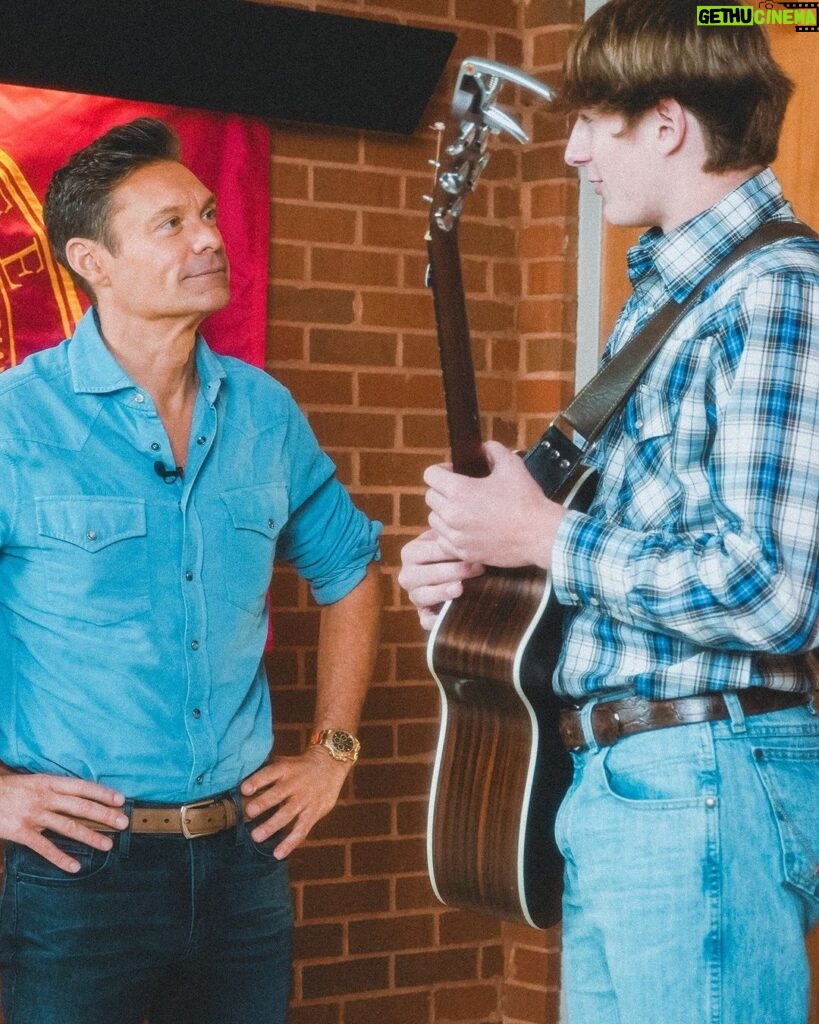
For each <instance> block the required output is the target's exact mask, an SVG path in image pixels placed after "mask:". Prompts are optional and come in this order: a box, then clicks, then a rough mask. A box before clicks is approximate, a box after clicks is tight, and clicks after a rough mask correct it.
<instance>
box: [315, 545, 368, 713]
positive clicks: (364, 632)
mask: <svg viewBox="0 0 819 1024" xmlns="http://www.w3.org/2000/svg"><path fill="white" fill-rule="evenodd" d="M380 579H381V574H380V570H379V567H378V564H377V563H376V562H372V563H370V565H369V566H368V568H367V574H366V575H365V577H364V579H363V580H362V581H361V583H359V584H358V586H357V587H355V588H354V589H353V590H352V591H350V593H349V594H347V595H346V596H345V597H343V598H342V599H341V600H340V601H336V602H335V603H334V604H331V605H327V606H326V607H324V608H323V609H322V612H321V627H320V630H319V643H318V668H317V680H316V705H315V713H314V718H313V726H314V728H315V729H346V730H348V731H349V732H355V730H356V729H357V728H358V724H359V721H360V719H361V709H362V707H363V705H364V699H365V697H366V695H367V689H368V687H369V683H370V679H371V677H372V671H373V666H374V665H375V658H376V653H377V650H378V636H379V622H380V611H381V582H380Z"/></svg>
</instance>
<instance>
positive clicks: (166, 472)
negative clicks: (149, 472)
mask: <svg viewBox="0 0 819 1024" xmlns="http://www.w3.org/2000/svg"><path fill="white" fill-rule="evenodd" d="M154 472H155V473H156V475H157V476H161V477H162V479H163V480H164V481H165V483H166V484H173V483H176V481H177V480H181V479H182V474H183V473H184V472H185V467H184V466H175V467H174V468H173V469H168V467H167V466H166V465H165V463H164V462H155V463H154Z"/></svg>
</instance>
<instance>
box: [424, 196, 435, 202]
mask: <svg viewBox="0 0 819 1024" xmlns="http://www.w3.org/2000/svg"><path fill="white" fill-rule="evenodd" d="M421 198H422V199H423V200H424V202H425V203H433V202H435V200H434V199H433V198H432V196H421Z"/></svg>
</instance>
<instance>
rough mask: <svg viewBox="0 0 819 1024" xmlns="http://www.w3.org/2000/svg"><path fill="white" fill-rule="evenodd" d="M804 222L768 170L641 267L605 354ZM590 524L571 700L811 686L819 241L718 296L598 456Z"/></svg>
mask: <svg viewBox="0 0 819 1024" xmlns="http://www.w3.org/2000/svg"><path fill="white" fill-rule="evenodd" d="M771 219H780V220H792V219H793V214H792V212H791V209H790V207H789V205H788V204H787V203H786V202H785V200H784V198H783V197H782V192H781V188H780V186H779V183H778V181H777V179H776V177H775V175H774V174H773V172H772V171H771V170H770V169H768V170H765V171H763V172H761V173H760V174H758V175H756V176H755V177H753V178H750V179H749V180H748V181H746V182H744V183H743V184H742V185H741V186H740V187H738V188H737V189H735V190H734V191H732V192H731V193H730V194H729V195H728V196H726V197H725V198H724V199H723V200H721V201H720V202H719V203H717V204H716V205H715V206H713V207H712V208H711V209H709V210H707V211H705V212H704V213H702V214H699V215H698V216H696V217H694V218H693V219H692V220H690V221H688V222H686V223H685V224H683V225H682V226H680V227H678V228H676V229H674V230H673V231H670V232H669V233H667V234H663V233H662V232H661V231H660V230H659V229H657V228H654V229H652V230H650V231H648V232H647V233H646V234H644V235H643V236H642V238H641V239H640V241H639V244H638V245H636V246H635V247H634V248H633V249H632V250H630V252H629V277H630V279H631V282H632V285H633V289H634V290H633V293H632V295H631V297H630V299H629V300H628V302H627V303H626V305H625V306H624V307H623V310H622V311H621V314H620V316H619V318H618V321H617V324H616V325H615V328H614V331H613V333H612V336H611V338H610V339H609V343H608V345H607V347H606V351H605V352H604V356H603V358H604V359H607V358H609V357H610V356H611V354H612V353H613V352H616V351H617V350H618V349H619V348H620V347H621V346H622V345H623V344H624V343H625V342H626V341H627V340H628V339H629V338H630V337H631V336H632V335H633V334H634V333H635V332H636V331H637V330H638V329H639V328H640V327H642V326H643V324H644V323H645V322H646V321H647V320H648V319H649V318H650V316H651V315H652V313H654V311H655V310H656V309H658V308H659V307H660V306H661V305H662V304H663V303H664V302H666V301H667V300H668V298H669V297H673V298H674V299H676V300H677V301H678V302H680V301H682V300H684V299H685V298H686V297H687V295H688V294H689V293H690V291H691V290H692V289H693V288H694V286H695V285H696V284H697V282H698V281H699V280H700V279H701V278H702V277H704V276H705V274H706V273H708V271H709V270H710V269H711V267H712V266H713V265H714V264H715V263H716V262H717V261H718V260H719V259H720V258H721V257H722V256H723V255H724V254H725V253H726V252H727V251H728V250H730V249H731V248H733V246H735V245H736V244H737V243H738V242H740V241H742V239H744V238H745V237H746V236H747V235H748V234H750V232H751V231H753V230H754V228H756V227H757V226H758V225H759V224H761V223H763V222H764V221H767V220H771ZM589 461H590V462H591V463H592V464H593V465H594V466H595V467H596V468H597V470H598V472H599V486H598V490H597V494H596V497H595V500H594V502H593V504H592V506H591V508H590V509H589V511H588V513H587V514H584V513H580V512H569V513H568V514H567V516H566V517H565V519H564V522H563V524H562V525H561V528H560V531H559V533H558V536H557V540H556V544H555V549H554V566H553V573H552V576H553V585H554V588H555V590H554V592H555V596H556V598H557V600H558V601H560V603H561V604H563V605H566V606H568V608H567V613H566V622H565V629H564V644H563V651H562V655H561V659H560V662H559V665H558V668H557V671H556V673H555V688H556V690H557V691H558V692H559V693H562V694H564V695H566V696H569V697H573V698H577V697H587V696H589V695H590V694H593V693H598V692H608V691H623V690H627V691H632V692H636V693H639V694H640V695H642V696H645V697H649V698H655V699H656V698H665V697H677V696H685V695H689V694H695V693H703V692H705V691H711V690H721V689H737V688H742V687H747V686H770V687H773V688H777V689H782V690H796V689H807V688H808V687H809V685H810V684H809V681H808V678H807V675H806V671H805V666H804V659H803V658H801V657H800V656H799V655H800V654H801V653H802V652H804V651H806V650H808V649H810V648H811V647H814V646H817V644H819V635H818V631H817V621H818V620H819V586H817V567H818V566H819V243H817V242H814V241H808V240H803V239H788V240H785V241H780V242H776V243H773V244H771V245H769V246H766V247H765V248H764V249H758V250H756V251H754V252H753V253H751V254H750V255H749V256H747V257H745V258H743V259H742V260H740V261H739V262H738V263H737V264H735V265H734V266H733V267H732V268H731V269H729V270H728V271H727V272H726V273H725V274H724V275H722V276H721V278H720V279H719V280H718V281H716V282H714V283H712V284H711V285H710V286H709V287H708V288H707V289H706V291H705V292H704V294H703V296H702V297H701V298H700V299H699V301H698V302H697V303H696V304H695V305H694V307H693V308H692V309H691V311H689V313H688V314H687V315H686V316H685V318H684V319H683V321H682V322H681V323H680V325H679V326H678V327H677V328H676V330H675V331H674V332H673V334H672V335H671V336H670V338H669V339H668V340H667V341H666V343H665V345H664V347H663V348H662V350H661V352H660V354H659V355H658V356H657V358H656V359H655V360H654V362H653V364H652V365H651V367H650V368H649V369H648V371H647V372H646V373H645V374H644V376H643V378H642V380H641V382H640V384H639V385H638V387H637V388H636V390H635V391H634V392H633V393H632V395H631V397H630V398H629V401H628V403H627V405H626V407H625V409H624V410H623V412H622V413H621V414H620V415H619V416H618V417H616V418H615V420H614V421H613V422H612V423H610V424H609V427H608V428H607V430H606V431H605V433H604V435H603V436H602V438H601V439H600V441H599V442H598V444H597V446H596V448H595V450H594V451H593V453H592V454H591V456H590V460H589Z"/></svg>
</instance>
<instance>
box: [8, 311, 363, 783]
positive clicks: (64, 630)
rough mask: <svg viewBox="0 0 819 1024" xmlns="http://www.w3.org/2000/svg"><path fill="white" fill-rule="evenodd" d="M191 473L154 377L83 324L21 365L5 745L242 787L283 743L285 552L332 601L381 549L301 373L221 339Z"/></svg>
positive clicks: (170, 779)
mask: <svg viewBox="0 0 819 1024" xmlns="http://www.w3.org/2000/svg"><path fill="white" fill-rule="evenodd" d="M197 368H198V373H199V379H200V382H201V383H200V391H199V395H198V398H197V402H196V408H195V411H194V416H193V424H192V433H191V441H190V448H189V452H188V458H187V462H186V465H185V468H184V476H183V477H182V479H178V480H176V481H174V482H171V483H166V482H165V481H164V480H163V479H162V477H161V476H160V475H158V473H157V472H156V470H155V465H156V463H158V462H161V463H164V464H165V466H172V465H173V456H172V454H171V450H170V444H169V441H168V438H167V435H166V433H165V430H164V427H163V425H162V422H161V420H160V419H159V417H158V415H157V412H156V409H155V408H154V404H153V402H152V400H151V397H150V395H148V394H147V393H145V392H144V391H142V390H140V389H139V388H138V387H136V386H135V385H134V383H133V381H132V380H130V378H129V377H128V376H127V375H126V374H125V373H124V371H123V370H122V369H121V367H120V366H119V364H118V363H117V362H116V360H115V359H114V358H113V356H112V355H111V354H110V352H109V351H108V349H107V348H106V347H105V345H104V343H103V341H102V339H101V337H100V334H99V332H98V329H97V326H96V321H95V317H94V314H93V311H89V313H88V314H86V316H85V317H84V318H83V320H82V321H81V323H80V324H79V325H78V327H77V330H76V332H75V334H74V337H73V338H72V339H70V340H68V341H65V342H63V343H62V344H61V345H58V346H57V347H56V348H53V349H49V350H46V351H44V352H41V353H38V354H37V355H35V356H32V357H30V358H29V359H28V360H26V361H25V362H24V363H23V364H21V365H20V366H18V367H15V368H13V369H11V370H8V371H6V372H5V373H4V374H2V375H0V644H2V648H0V759H2V760H3V761H5V762H6V763H8V764H10V765H13V766H16V767H20V768H24V769H28V770H31V771H45V772H55V773H59V774H64V775H74V776H79V777H81V778H84V779H92V780H96V781H100V782H103V783H105V784H108V785H111V786H114V787H116V788H118V789H119V790H121V791H123V792H124V793H126V794H127V795H128V796H131V797H135V798H139V799H144V800H167V801H184V800H191V799H197V798H201V797H204V796H207V795H209V794H211V793H214V792H218V791H221V790H225V789H228V788H229V787H231V786H234V785H236V783H237V782H238V781H239V780H240V779H241V778H243V777H244V776H246V775H247V774H248V773H249V772H251V771H252V770H254V769H255V768H257V767H258V766H259V765H260V764H261V762H262V761H264V759H265V757H267V755H268V754H269V752H270V749H271V746H272V742H273V740H272V724H271V708H270V699H269V694H268V687H267V682H266V678H265V671H264V667H263V665H262V662H261V658H262V651H263V648H264V643H265V639H266V635H267V610H266V593H267V589H268V585H269V583H270V578H271V574H272V571H273V562H274V559H277V560H284V561H287V562H289V563H291V564H292V565H293V566H294V567H295V568H296V570H297V571H298V572H299V574H300V575H302V576H303V577H304V578H305V579H307V580H308V581H309V585H310V588H311V590H312V593H313V595H314V597H315V598H316V600H317V601H318V602H320V603H330V602H334V601H337V600H338V599H340V598H341V597H343V596H344V595H345V594H347V593H348V592H349V591H350V590H352V589H353V587H354V586H355V585H356V584H358V583H359V582H360V581H361V580H362V578H363V577H364V574H365V571H366V567H367V565H368V564H369V563H370V562H371V561H372V560H373V559H375V558H376V557H377V538H378V534H379V531H380V525H379V524H377V523H371V522H370V521H369V520H368V519H367V518H366V517H365V516H364V515H363V514H362V513H361V512H360V511H358V510H357V509H356V508H355V507H354V505H353V504H352V502H351V500H350V498H349V496H348V494H347V492H346V491H345V490H344V488H343V487H342V486H341V484H340V483H339V482H338V481H337V479H336V477H335V475H334V467H333V464H332V462H331V461H330V459H329V458H328V457H327V456H326V455H325V454H324V453H323V452H322V451H321V449H320V448H319V446H318V443H317V441H316V439H315V437H314V435H313V433H312V431H311V430H310V427H309V426H308V424H307V422H306V420H305V419H304V417H303V415H302V414H301V413H300V411H299V410H298V408H297V406H296V404H295V403H294V401H293V400H292V398H291V397H290V395H289V393H288V392H287V391H286V390H285V389H284V388H283V387H282V386H281V385H279V384H278V383H277V382H276V381H274V380H273V379H272V378H271V377H269V376H268V375H267V374H265V373H264V372H262V371H260V370H257V369H255V368H253V367H251V366H248V365H246V364H244V363H241V362H239V361H238V360H235V359H230V358H224V357H219V356H216V355H215V354H214V353H213V352H212V351H211V350H210V349H209V348H208V347H207V345H206V344H205V342H204V341H203V340H202V339H201V338H199V340H198V342H197Z"/></svg>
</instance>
